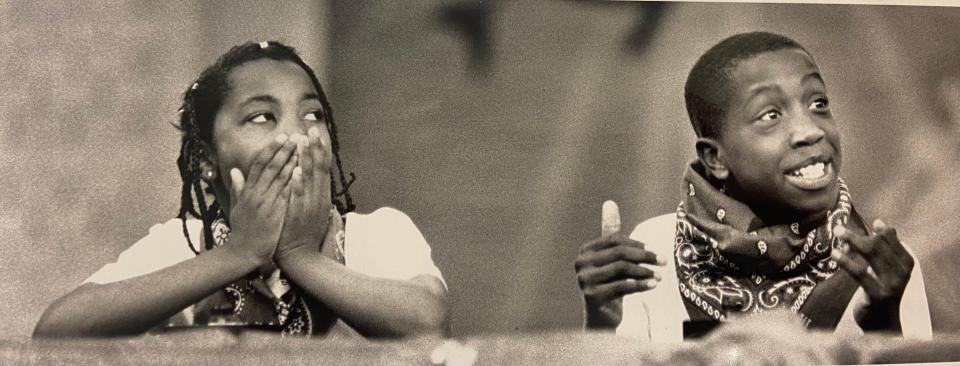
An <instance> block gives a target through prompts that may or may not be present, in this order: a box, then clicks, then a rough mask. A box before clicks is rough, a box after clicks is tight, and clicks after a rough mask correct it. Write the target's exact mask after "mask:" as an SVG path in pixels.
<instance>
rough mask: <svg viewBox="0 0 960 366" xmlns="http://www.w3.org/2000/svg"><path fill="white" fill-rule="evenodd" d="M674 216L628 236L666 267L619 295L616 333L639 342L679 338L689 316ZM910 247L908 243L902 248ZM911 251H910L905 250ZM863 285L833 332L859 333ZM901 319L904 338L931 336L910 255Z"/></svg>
mask: <svg viewBox="0 0 960 366" xmlns="http://www.w3.org/2000/svg"><path fill="white" fill-rule="evenodd" d="M676 233H677V216H676V214H666V215H661V216H657V217H654V218H652V219H649V220H647V221H644V222H643V223H641V224H640V225H637V227H636V228H635V229H634V230H633V233H631V234H630V239H633V240H636V241H639V242H641V243H644V249H646V250H648V251H651V252H653V253H655V254H656V255H657V258H662V259H666V261H667V265H666V266H665V267H657V266H648V268H651V269H653V270H654V271H656V272H659V273H660V274H661V277H662V280H661V281H660V283H659V284H658V285H657V287H654V288H653V289H650V290H647V291H644V292H638V293H633V294H630V295H627V296H624V297H623V318H622V319H621V321H620V325H619V326H618V327H617V335H622V336H627V337H631V338H635V339H637V340H640V341H643V342H655V343H677V342H681V341H683V322H684V321H687V320H689V319H690V316H689V314H687V308H686V307H685V306H684V305H683V298H682V296H681V295H680V289H679V284H678V283H677V281H678V279H677V274H676V273H677V272H676V271H677V269H676V264H675V263H674V262H675V260H674V256H673V247H674V243H675V241H676ZM909 250H910V249H909V248H907V251H909ZM910 254H911V255H913V253H910ZM866 300H867V297H866V293H865V292H864V291H863V288H862V287H861V288H859V289H857V292H856V293H855V294H854V295H853V298H852V299H851V300H850V303H849V304H848V305H847V309H846V311H844V313H843V316H842V317H841V318H840V323H839V324H838V325H837V329H836V331H835V333H836V334H841V335H844V334H863V330H861V329H860V326H859V325H858V324H857V322H856V320H855V318H854V312H855V311H856V310H857V309H859V308H861V307H863V306H864V305H865V304H866ZM900 323H901V327H902V330H903V336H904V337H906V338H913V339H922V340H929V339H931V338H932V337H933V328H932V325H931V323H930V309H929V307H928V306H927V293H926V292H925V291H924V287H923V274H922V273H921V271H920V262H918V261H916V257H914V266H913V271H912V272H911V273H910V280H909V282H907V288H906V290H904V293H903V299H902V300H901V302H900Z"/></svg>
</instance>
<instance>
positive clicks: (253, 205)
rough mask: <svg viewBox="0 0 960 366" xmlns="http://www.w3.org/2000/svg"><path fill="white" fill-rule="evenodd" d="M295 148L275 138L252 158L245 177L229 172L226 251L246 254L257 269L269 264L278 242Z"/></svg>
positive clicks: (278, 137) (290, 143)
mask: <svg viewBox="0 0 960 366" xmlns="http://www.w3.org/2000/svg"><path fill="white" fill-rule="evenodd" d="M295 147H296V144H295V143H294V142H293V141H291V139H289V138H288V137H287V136H286V135H284V134H280V135H277V138H276V139H274V141H272V142H271V143H270V144H269V145H267V147H265V148H264V149H263V150H261V151H260V153H259V155H258V156H257V158H256V159H254V161H253V164H252V165H251V166H250V171H249V175H248V176H247V177H246V178H244V176H243V173H242V172H241V171H240V169H237V168H233V169H231V170H230V178H231V180H232V184H231V187H230V226H231V229H232V232H231V235H230V241H231V244H230V245H229V248H232V249H234V250H244V251H248V252H249V255H250V256H251V258H252V260H254V261H255V262H256V263H257V265H258V266H260V265H263V264H266V263H270V261H271V260H272V258H273V254H274V252H275V251H276V248H277V243H278V241H279V239H280V230H281V228H282V227H283V226H284V213H285V212H286V211H287V204H288V202H289V196H290V190H291V184H290V178H291V176H292V175H293V171H294V169H295V168H296V166H297V158H296V156H293V154H292V153H293V151H294V148H295Z"/></svg>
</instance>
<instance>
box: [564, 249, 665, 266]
mask: <svg viewBox="0 0 960 366" xmlns="http://www.w3.org/2000/svg"><path fill="white" fill-rule="evenodd" d="M577 261H578V265H579V266H580V267H586V266H592V267H601V266H605V265H607V264H609V263H614V262H617V261H629V262H632V263H635V264H640V263H646V264H652V265H657V264H660V263H659V262H660V261H659V260H658V258H657V255H656V253H653V252H651V251H648V250H644V249H640V248H637V247H632V246H625V245H620V246H615V247H610V248H606V249H603V250H598V251H595V252H590V253H584V254H583V255H580V256H578V257H577Z"/></svg>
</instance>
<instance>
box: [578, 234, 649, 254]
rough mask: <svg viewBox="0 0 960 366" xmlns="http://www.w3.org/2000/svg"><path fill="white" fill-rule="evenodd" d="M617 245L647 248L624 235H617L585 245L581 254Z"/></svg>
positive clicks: (581, 247)
mask: <svg viewBox="0 0 960 366" xmlns="http://www.w3.org/2000/svg"><path fill="white" fill-rule="evenodd" d="M617 245H626V246H631V247H636V248H640V249H643V248H644V246H645V245H644V244H643V243H641V242H639V241H636V240H633V239H630V238H628V237H626V236H623V234H620V233H615V234H613V235H611V236H608V237H599V238H596V239H593V240H590V241H588V242H586V243H584V244H583V245H581V246H580V253H583V252H589V251H598V250H603V249H606V248H609V247H613V246H617Z"/></svg>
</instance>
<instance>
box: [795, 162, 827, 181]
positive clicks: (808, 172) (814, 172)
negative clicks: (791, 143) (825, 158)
mask: <svg viewBox="0 0 960 366" xmlns="http://www.w3.org/2000/svg"><path fill="white" fill-rule="evenodd" d="M825 168H826V164H824V163H822V162H820V163H814V164H810V165H807V166H805V167H803V168H800V169H797V170H794V171H793V172H792V175H793V176H796V177H801V178H804V179H817V178H820V177H822V176H823V175H824V174H825V173H826V172H825V171H824V169H825Z"/></svg>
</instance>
